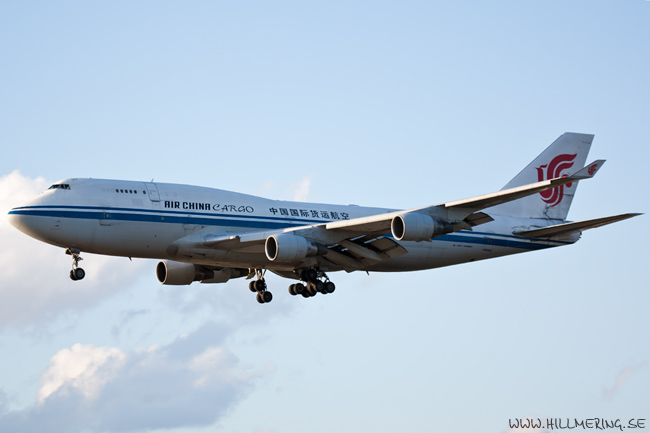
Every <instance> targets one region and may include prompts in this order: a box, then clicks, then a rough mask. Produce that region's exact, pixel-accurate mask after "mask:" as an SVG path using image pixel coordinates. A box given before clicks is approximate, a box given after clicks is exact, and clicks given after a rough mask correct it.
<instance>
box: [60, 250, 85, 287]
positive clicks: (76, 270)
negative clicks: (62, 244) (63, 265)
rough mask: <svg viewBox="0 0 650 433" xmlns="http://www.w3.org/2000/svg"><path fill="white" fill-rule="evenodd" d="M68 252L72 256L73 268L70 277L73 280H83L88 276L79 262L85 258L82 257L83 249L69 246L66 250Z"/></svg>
mask: <svg viewBox="0 0 650 433" xmlns="http://www.w3.org/2000/svg"><path fill="white" fill-rule="evenodd" d="M65 253H66V254H69V255H71V256H72V270H71V271H70V279H71V280H73V281H77V280H83V278H84V277H85V276H86V271H84V270H83V269H82V268H80V267H79V262H80V261H82V260H83V259H82V258H81V251H80V250H78V249H76V248H67V249H66V250H65Z"/></svg>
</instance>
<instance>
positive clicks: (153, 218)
mask: <svg viewBox="0 0 650 433" xmlns="http://www.w3.org/2000/svg"><path fill="white" fill-rule="evenodd" d="M9 214H10V215H12V214H13V215H28V216H43V217H55V218H57V217H58V218H76V219H90V220H100V219H101V220H112V221H137V222H155V223H168V224H198V225H206V226H215V227H220V226H227V227H241V228H252V229H283V228H289V227H296V226H301V225H305V224H309V225H313V224H325V223H328V222H330V221H322V220H308V219H300V218H282V217H272V216H255V215H222V214H205V213H200V212H179V211H171V210H149V209H132V208H103V207H89V206H24V207H17V208H14V209H12V210H11V211H10V212H9ZM386 236H389V237H392V236H390V235H386ZM432 240H433V241H440V242H458V243H466V244H476V245H486V246H495V247H506V248H518V249H525V250H539V249H545V248H551V247H555V246H560V245H568V244H571V243H572V242H565V241H549V240H546V239H543V240H537V242H535V240H532V239H531V240H527V239H526V240H524V239H522V238H520V237H518V236H514V235H507V234H495V233H484V232H465V231H463V232H456V233H451V234H447V235H443V236H438V237H435V238H433V239H432Z"/></svg>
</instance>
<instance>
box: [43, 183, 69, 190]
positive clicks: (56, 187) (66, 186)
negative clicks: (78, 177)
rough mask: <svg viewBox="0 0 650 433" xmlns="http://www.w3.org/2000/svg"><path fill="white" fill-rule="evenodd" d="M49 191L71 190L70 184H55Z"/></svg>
mask: <svg viewBox="0 0 650 433" xmlns="http://www.w3.org/2000/svg"><path fill="white" fill-rule="evenodd" d="M48 189H70V184H68V183H55V184H54V185H52V186H51V187H49V188H48Z"/></svg>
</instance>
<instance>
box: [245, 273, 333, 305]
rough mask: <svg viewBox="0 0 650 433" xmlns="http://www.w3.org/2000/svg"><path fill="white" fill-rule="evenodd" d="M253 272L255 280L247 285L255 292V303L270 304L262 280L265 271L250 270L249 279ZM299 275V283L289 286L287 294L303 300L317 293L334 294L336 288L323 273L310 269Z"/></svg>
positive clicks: (270, 299) (271, 297)
mask: <svg viewBox="0 0 650 433" xmlns="http://www.w3.org/2000/svg"><path fill="white" fill-rule="evenodd" d="M253 272H254V273H255V274H254V275H255V278H256V279H255V280H251V281H250V282H249V283H248V288H249V289H250V291H251V292H253V293H255V292H257V302H259V303H260V304H267V303H269V302H271V301H272V300H273V295H272V294H271V292H269V291H267V290H266V289H267V286H266V281H265V280H264V274H265V273H266V269H251V273H250V274H249V278H250V277H252V276H253ZM296 273H297V272H296ZM299 275H300V280H301V282H300V283H297V284H292V285H290V286H289V293H291V294H292V295H293V296H296V295H302V296H303V298H311V297H312V296H316V294H317V293H322V294H323V295H327V294H328V293H334V290H336V286H335V285H334V283H333V282H331V281H330V279H329V278H328V277H327V275H326V274H325V272H321V271H319V270H316V269H313V268H312V269H305V270H303V271H301V272H300V273H299Z"/></svg>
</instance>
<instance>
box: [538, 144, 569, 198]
mask: <svg viewBox="0 0 650 433" xmlns="http://www.w3.org/2000/svg"><path fill="white" fill-rule="evenodd" d="M576 156H577V154H573V155H568V154H564V155H558V156H556V157H555V158H553V160H552V161H551V162H550V163H549V164H544V165H541V166H539V167H537V180H538V181H539V182H542V181H544V180H550V179H555V178H557V177H561V176H562V170H568V169H569V168H571V167H573V161H574V160H575V159H576ZM571 185H572V184H571V183H567V184H566V185H560V186H558V187H555V188H553V189H547V190H546V191H542V192H540V193H539V195H541V196H542V200H543V201H544V203H547V204H549V205H550V206H551V207H553V206H557V205H558V204H560V202H561V201H562V199H563V198H564V187H565V186H566V187H567V188H570V187H571Z"/></svg>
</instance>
